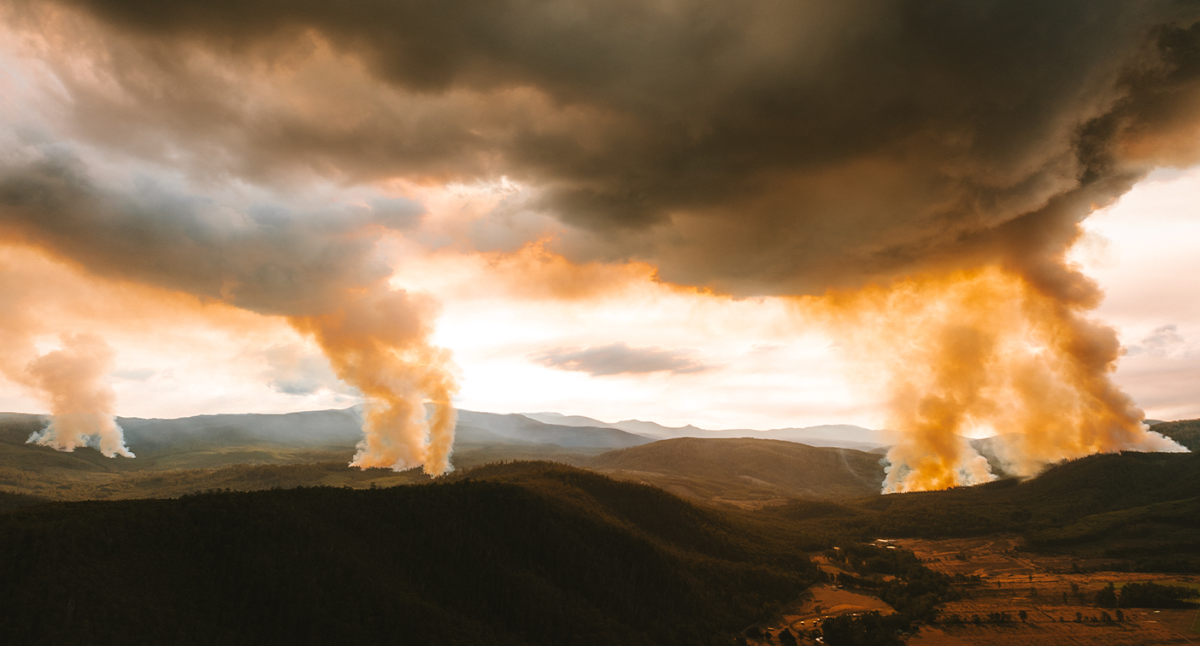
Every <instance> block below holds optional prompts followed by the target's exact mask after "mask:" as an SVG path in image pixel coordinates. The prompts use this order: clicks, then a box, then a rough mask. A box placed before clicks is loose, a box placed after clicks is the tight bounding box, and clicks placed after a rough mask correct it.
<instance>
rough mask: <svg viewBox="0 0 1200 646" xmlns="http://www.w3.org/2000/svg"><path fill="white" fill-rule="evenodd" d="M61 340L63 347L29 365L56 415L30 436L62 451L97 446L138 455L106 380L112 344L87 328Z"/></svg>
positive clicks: (107, 451) (112, 453)
mask: <svg viewBox="0 0 1200 646" xmlns="http://www.w3.org/2000/svg"><path fill="white" fill-rule="evenodd" d="M62 344H63V347H62V349H61V350H54V351H52V352H48V353H46V354H44V355H42V356H40V357H38V358H37V359H34V360H33V361H31V362H30V363H29V365H28V366H27V368H26V371H27V373H28V380H27V381H28V383H29V384H30V385H32V386H34V387H35V388H37V389H38V390H39V391H41V392H42V393H44V394H45V396H46V398H47V400H48V401H49V402H50V413H51V414H52V415H53V417H52V418H51V419H50V422H49V424H48V425H47V426H46V428H45V429H44V430H42V431H40V432H38V433H34V434H33V435H31V436H30V437H29V441H30V442H32V443H35V444H41V445H42V446H50V447H54V448H56V449H58V450H60V451H74V450H75V449H76V448H77V447H80V446H94V447H95V448H97V449H98V450H99V451H100V452H101V453H102V454H104V455H106V456H108V457H110V458H111V457H113V456H117V455H123V456H125V457H127V458H132V457H134V455H133V453H130V452H129V449H127V448H126V447H125V439H124V437H123V435H122V431H121V427H120V426H117V421H116V416H115V415H114V413H113V410H114V407H115V405H116V401H117V396H116V393H114V392H113V389H112V387H111V386H109V385H108V383H107V382H106V381H105V380H104V377H105V375H107V374H108V372H109V371H110V370H111V369H112V368H113V366H114V361H113V359H114V357H115V353H114V352H113V350H112V348H110V347H109V345H108V344H107V343H105V342H104V339H101V338H100V337H98V336H96V335H94V334H86V333H84V334H73V335H63V337H62Z"/></svg>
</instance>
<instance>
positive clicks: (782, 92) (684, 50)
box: [21, 0, 1200, 300]
mask: <svg viewBox="0 0 1200 646" xmlns="http://www.w3.org/2000/svg"><path fill="white" fill-rule="evenodd" d="M62 4H63V5H64V6H67V7H74V8H80V9H83V10H85V11H86V12H88V13H89V14H90V15H92V16H94V17H96V18H97V19H99V20H100V21H101V22H102V24H104V25H107V27H105V28H103V29H101V30H100V31H99V32H97V33H98V34H99V35H98V36H95V42H98V43H100V44H98V45H95V44H94V43H93V44H94V46H96V47H100V48H102V49H104V51H106V52H107V53H108V54H109V56H108V58H107V59H105V60H111V61H118V62H119V64H118V63H113V64H112V68H111V70H110V71H109V74H110V76H111V78H112V81H113V82H114V83H116V84H117V85H118V86H120V87H121V88H122V91H123V92H124V94H123V95H122V97H121V98H122V100H121V101H117V100H113V99H112V98H111V96H110V95H109V94H106V93H104V92H96V91H94V90H91V89H89V88H88V87H87V86H86V84H82V83H79V84H75V85H72V84H71V82H70V80H69V79H68V81H67V85H68V87H71V88H72V91H73V92H74V96H75V97H76V98H77V99H78V103H77V106H79V108H78V109H79V110H80V112H79V114H80V115H86V117H87V118H86V119H83V118H81V119H80V124H81V125H79V126H78V128H79V131H80V132H83V133H85V134H86V136H88V137H91V138H93V139H104V138H105V137H106V136H109V135H106V134H105V133H111V132H121V131H123V130H128V126H127V125H126V126H125V128H124V129H123V128H122V126H121V124H122V123H125V124H128V123H131V122H132V123H137V124H139V127H142V126H143V125H144V128H145V131H146V132H151V133H153V134H154V136H153V137H151V138H150V139H151V140H153V141H154V142H161V141H168V140H170V138H171V137H175V138H180V139H183V140H187V139H188V138H189V137H191V138H192V139H191V141H193V142H204V145H206V146H210V147H215V148H217V149H218V150H219V152H220V154H217V155H205V156H204V157H205V160H206V161H205V163H206V164H212V163H219V164H225V165H226V166H227V167H228V169H230V170H229V171H228V172H234V173H245V174H263V173H266V174H270V173H273V172H278V170H279V169H280V168H283V167H288V166H303V167H305V168H308V169H311V170H316V171H317V172H320V173H324V174H326V175H328V176H331V177H334V178H341V179H347V178H349V179H355V180H363V179H371V178H378V177H387V176H393V175H401V176H409V177H414V178H424V179H428V178H430V177H433V178H436V179H438V180H439V181H470V180H475V179H495V178H497V177H498V176H500V175H504V174H506V175H508V176H510V177H512V178H515V179H517V180H520V181H522V182H525V183H527V184H529V185H531V186H533V187H534V188H536V189H537V190H538V192H539V194H540V195H541V201H540V203H539V207H540V208H542V209H545V210H547V211H549V212H551V213H553V214H554V215H555V216H556V217H559V218H561V219H562V220H563V221H565V222H567V223H570V224H572V225H574V226H575V227H576V228H577V230H576V233H575V234H574V235H568V236H566V237H565V238H564V239H563V240H562V241H561V246H560V248H561V249H562V250H563V251H565V252H566V253H568V254H569V255H570V256H571V257H573V258H576V259H595V258H605V259H620V258H636V259H644V260H648V261H651V262H653V263H655V264H656V265H658V266H659V267H660V271H661V274H660V275H661V276H662V277H663V278H664V279H666V280H671V281H676V282H682V283H692V284H701V285H707V286H712V287H715V288H716V289H719V290H724V291H730V292H734V293H743V294H745V293H813V292H821V291H823V290H825V289H826V288H828V287H831V286H853V285H857V284H860V283H862V282H865V281H870V280H886V279H888V278H891V277H895V276H902V275H908V274H911V273H914V272H922V271H935V270H944V269H947V268H962V267H970V266H977V265H980V264H988V263H996V262H1002V263H1007V264H1008V265H1010V266H1012V267H1015V268H1017V269H1018V270H1019V271H1021V272H1023V273H1027V274H1030V275H1031V276H1034V277H1035V280H1034V282H1035V283H1036V284H1039V285H1041V286H1043V287H1045V288H1046V289H1048V290H1060V291H1062V292H1063V293H1064V294H1067V293H1068V292H1070V291H1071V290H1076V291H1078V290H1081V289H1082V290H1083V291H1088V290H1087V289H1086V288H1084V287H1080V286H1078V285H1072V284H1068V283H1071V281H1069V280H1066V279H1064V278H1063V277H1062V276H1061V275H1058V274H1060V273H1061V272H1059V271H1057V269H1058V268H1061V263H1058V262H1057V254H1059V253H1060V252H1061V250H1062V249H1063V247H1064V246H1065V245H1066V244H1068V243H1069V242H1070V241H1071V240H1073V238H1074V236H1075V235H1076V230H1075V226H1074V225H1075V223H1076V222H1077V221H1078V220H1079V219H1081V218H1082V217H1084V216H1085V215H1086V214H1087V212H1089V211H1090V210H1091V208H1092V207H1093V206H1094V205H1096V204H1103V203H1106V202H1108V201H1110V200H1111V199H1113V198H1114V197H1115V196H1117V195H1120V194H1121V193H1122V192H1123V191H1124V190H1126V189H1127V188H1128V186H1130V185H1132V183H1133V182H1135V181H1136V180H1137V179H1138V178H1139V177H1141V176H1142V174H1143V173H1144V172H1145V171H1146V169H1147V168H1149V167H1151V166H1153V165H1155V164H1158V163H1163V162H1168V163H1184V162H1187V161H1189V160H1191V159H1193V158H1194V156H1195V153H1196V146H1195V145H1181V144H1180V143H1179V138H1178V137H1176V136H1175V135H1176V134H1177V133H1178V132H1179V131H1181V129H1187V128H1194V125H1195V123H1196V121H1197V118H1196V117H1197V115H1196V108H1195V106H1196V105H1197V102H1196V99H1197V98H1198V93H1197V87H1198V85H1200V84H1198V82H1197V73H1198V72H1197V70H1198V68H1200V47H1198V46H1197V43H1198V42H1200V27H1198V26H1196V24H1195V21H1196V20H1197V19H1198V18H1200V7H1198V6H1197V5H1196V4H1195V3H1187V2H1171V1H1169V0H1161V1H1148V2H1118V1H1115V0H1086V1H1084V0H1074V1H1062V2H1043V1H1034V0H1008V1H975V2H961V1H949V0H944V1H933V0H907V1H891V0H889V1H884V0H863V1H858V2H842V3H829V2H817V1H808V2H805V1H795V0H787V1H784V0H763V1H759V2H753V3H727V2H710V1H706V0H673V1H659V2H646V1H637V2H634V1H628V2H625V1H613V0H603V1H601V0H595V1H588V0H576V1H574V2H528V1H523V0H511V1H507V2H505V1H479V0H438V1H417V0H412V1H402V0H401V1H396V2H389V3H383V4H381V3H375V2H361V1H350V2H339V3H321V2H291V3H277V2H267V1H266V0H239V1H238V2H220V1H217V2H210V1H205V2H201V1H199V0H183V1H178V2H171V3H150V2H144V1H141V0H136V1H134V0H76V1H70V0H64V2H63V3H62ZM21 6H22V7H26V8H28V7H36V6H37V5H36V4H34V5H29V4H22V5H21ZM25 13H26V14H36V11H33V10H32V9H31V10H30V11H28V12H25ZM27 20H28V21H30V22H28V23H27V24H35V25H36V24H39V23H38V19H37V18H36V17H35V18H27ZM314 38H316V39H318V40H322V39H323V40H322V42H329V43H332V46H333V47H334V49H335V50H336V51H337V52H339V54H338V55H340V56H343V57H344V56H353V57H356V58H357V59H359V60H361V61H363V62H364V64H365V65H366V70H367V72H366V73H367V77H366V80H365V81H364V82H363V83H365V85H364V84H363V83H358V82H351V81H349V80H346V79H348V78H350V77H351V76H353V75H352V74H346V75H339V74H338V73H337V71H336V70H333V71H329V70H326V72H324V73H314V74H316V76H314V78H313V79H311V80H312V81H313V82H314V83H315V84H316V87H317V88H318V90H313V91H312V92H310V93H308V94H304V93H303V92H300V93H299V94H295V95H288V96H289V97H290V98H289V99H288V100H287V101H281V102H278V104H277V105H267V107H263V106H264V105H266V104H267V103H269V102H263V101H258V100H250V99H253V98H254V96H253V91H252V90H251V89H248V88H250V87H252V86H254V85H255V84H256V83H267V84H268V85H269V83H270V82H271V79H272V78H275V77H277V76H279V75H280V74H285V72H286V71H287V70H291V69H295V68H297V66H298V65H299V64H298V63H296V61H297V60H301V59H304V57H305V56H306V55H307V54H305V52H306V51H308V50H306V49H305V47H307V45H304V43H310V45H311V43H312V42H316V41H313V39H314ZM298 43H299V44H298ZM318 49H319V48H318ZM175 51H177V52H180V53H179V54H178V55H174V56H173V55H171V52H175ZM196 51H203V52H206V55H208V56H210V58H211V60H215V61H223V63H220V65H224V66H226V67H224V68H221V69H218V70H216V71H214V69H210V68H206V67H205V66H203V65H199V64H196V63H194V62H193V63H188V62H187V61H194V60H197V59H196V58H195V52H196ZM98 58H100V59H103V57H98ZM205 60H209V59H205ZM338 60H339V61H341V62H339V63H337V65H345V64H346V63H345V61H344V60H342V59H338ZM212 64H213V65H217V63H212ZM218 67H219V65H218ZM335 67H336V65H335ZM60 69H62V68H61V67H60ZM264 70H265V71H264ZM279 70H284V71H283V72H280V71H279ZM273 74H274V76H272V75H273ZM342 76H345V78H341V77H342ZM371 83H376V84H377V85H376V86H372V85H371ZM322 87H325V88H329V89H328V90H326V91H324V92H322V91H320V90H319V88H322ZM293 89H294V88H293ZM110 94H111V93H110ZM222 97H232V98H229V99H223V98H222ZM339 97H341V98H344V101H345V103H344V104H342V108H344V109H340V108H339V107H338V106H339V104H338V103H337V102H338V100H339ZM313 106H317V107H313ZM166 114H169V115H173V116H169V117H168V116H162V115H166ZM131 117H136V119H132V118H131ZM85 121H86V123H84V122H85ZM133 139H137V137H131V140H133ZM108 144H109V145H119V142H114V141H112V140H111V139H110V140H108ZM138 145H140V146H147V147H153V146H154V145H160V144H151V143H145V142H142V143H140V144H138ZM131 146H132V144H131ZM212 159H216V160H218V161H217V162H213V161H211V160H212ZM1047 263H1048V264H1047ZM1069 297H1071V298H1076V299H1082V300H1086V298H1088V297H1087V296H1086V295H1085V296H1079V295H1075V296H1069Z"/></svg>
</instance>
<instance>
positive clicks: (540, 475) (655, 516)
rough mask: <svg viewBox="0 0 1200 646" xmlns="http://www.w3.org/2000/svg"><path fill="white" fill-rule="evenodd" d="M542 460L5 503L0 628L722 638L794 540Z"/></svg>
mask: <svg viewBox="0 0 1200 646" xmlns="http://www.w3.org/2000/svg"><path fill="white" fill-rule="evenodd" d="M735 520H736V519H733V518H731V517H728V516H726V515H723V514H722V513H721V512H718V511H716V510H711V509H702V508H698V507H695V506H693V505H691V504H689V503H687V502H684V501H682V500H680V499H679V498H676V497H674V496H671V495H670V494H667V493H665V492H663V491H661V490H658V489H654V488H651V487H646V486H642V485H636V484H632V483H623V482H616V481H613V480H610V479H607V478H604V477H603V476H599V475H595V474H591V473H587V472H584V471H579V470H575V469H570V468H567V467H561V466H553V465H547V464H544V463H543V464H536V463H534V464H529V463H526V464H518V465H497V466H494V467H490V468H489V469H485V470H480V472H479V473H474V474H462V475H460V476H458V477H457V478H453V479H448V480H445V481H442V482H439V483H437V484H428V485H422V486H402V487H393V488H387V489H376V490H357V491H355V490H349V489H341V488H330V487H322V488H302V489H292V490H274V491H260V492H228V493H208V494H200V495H192V496H186V497H183V498H180V499H176V500H128V501H104V502H99V501H95V502H76V503H48V504H42V505H34V506H29V507H24V508H22V509H17V510H15V511H9V512H6V513H0V580H2V581H3V582H4V585H3V586H0V643H5V644H72V643H88V644H147V643H183V644H186V643H205V644H211V643H223V644H237V643H246V644H273V643H287V644H308V643H314V644H330V643H358V644H390V643H395V644H435V643H436V644H479V643H488V644H493V643H495V644H681V645H682V644H709V643H713V644H717V643H721V644H727V643H729V640H730V638H731V636H732V634H733V633H735V632H736V631H737V630H739V629H740V628H742V627H744V626H745V625H747V624H748V623H750V622H752V621H754V620H756V619H758V618H759V617H760V616H761V615H762V613H763V611H764V609H765V608H770V607H773V604H775V603H778V602H780V601H784V600H787V599H789V598H792V597H793V596H794V595H795V594H797V593H798V592H799V591H800V590H802V589H803V588H804V587H806V586H807V585H808V584H809V583H810V582H811V580H812V579H813V577H814V575H815V574H814V572H815V571H814V569H813V566H812V565H811V564H810V563H809V562H808V560H807V559H806V558H805V557H804V555H803V551H802V550H801V549H800V548H801V547H802V546H800V545H798V544H797V543H796V542H795V541H794V539H792V538H790V537H789V536H788V534H787V533H785V532H780V531H777V529H773V528H772V527H771V526H769V525H764V524H755V523H753V522H750V523H739V522H735Z"/></svg>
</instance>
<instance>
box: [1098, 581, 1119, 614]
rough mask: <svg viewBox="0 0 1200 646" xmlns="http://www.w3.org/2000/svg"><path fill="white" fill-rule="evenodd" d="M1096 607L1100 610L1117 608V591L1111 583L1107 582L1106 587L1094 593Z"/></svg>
mask: <svg viewBox="0 0 1200 646" xmlns="http://www.w3.org/2000/svg"><path fill="white" fill-rule="evenodd" d="M1096 605H1097V606H1100V607H1101V608H1116V607H1117V589H1116V588H1115V587H1114V586H1113V584H1112V581H1109V582H1108V587H1105V588H1101V589H1100V591H1099V592H1097V593H1096Z"/></svg>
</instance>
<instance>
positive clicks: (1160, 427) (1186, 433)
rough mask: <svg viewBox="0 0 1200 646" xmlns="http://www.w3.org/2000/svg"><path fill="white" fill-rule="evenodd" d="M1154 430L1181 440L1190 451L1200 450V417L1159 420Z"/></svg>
mask: <svg viewBox="0 0 1200 646" xmlns="http://www.w3.org/2000/svg"><path fill="white" fill-rule="evenodd" d="M1152 430H1153V431H1154V432H1155V433H1162V434H1163V435H1166V436H1167V437H1169V438H1171V439H1172V440H1175V441H1176V442H1179V443H1180V444H1182V445H1183V446H1185V447H1187V449H1188V450H1189V451H1193V452H1200V419H1185V420H1180V421H1178V422H1159V423H1157V424H1155V425H1154V426H1153V427H1152Z"/></svg>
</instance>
